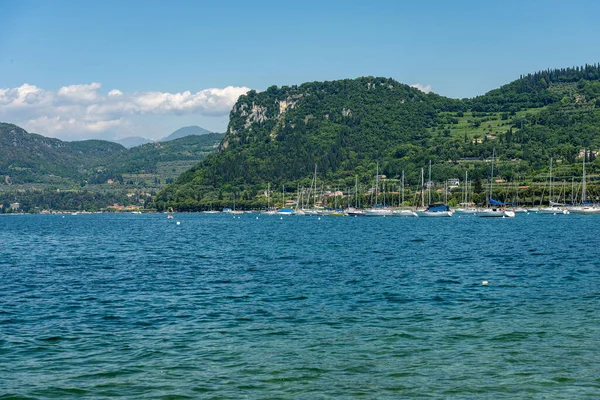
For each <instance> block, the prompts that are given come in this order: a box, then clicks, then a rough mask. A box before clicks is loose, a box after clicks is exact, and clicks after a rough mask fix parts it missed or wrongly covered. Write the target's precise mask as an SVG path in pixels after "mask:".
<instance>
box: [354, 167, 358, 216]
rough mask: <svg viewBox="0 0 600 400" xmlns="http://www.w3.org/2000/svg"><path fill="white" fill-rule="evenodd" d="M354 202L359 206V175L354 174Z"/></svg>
mask: <svg viewBox="0 0 600 400" xmlns="http://www.w3.org/2000/svg"><path fill="white" fill-rule="evenodd" d="M354 202H355V203H356V208H358V175H355V176H354Z"/></svg>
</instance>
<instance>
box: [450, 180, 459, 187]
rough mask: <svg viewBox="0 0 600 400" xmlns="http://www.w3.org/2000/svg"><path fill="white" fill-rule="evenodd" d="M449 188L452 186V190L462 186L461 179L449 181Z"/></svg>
mask: <svg viewBox="0 0 600 400" xmlns="http://www.w3.org/2000/svg"><path fill="white" fill-rule="evenodd" d="M448 186H450V187H451V188H452V187H457V186H460V179H458V178H450V179H448Z"/></svg>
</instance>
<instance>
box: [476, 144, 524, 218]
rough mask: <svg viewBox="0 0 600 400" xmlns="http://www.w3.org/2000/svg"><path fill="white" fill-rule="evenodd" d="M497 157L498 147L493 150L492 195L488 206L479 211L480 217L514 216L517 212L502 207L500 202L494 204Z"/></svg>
mask: <svg viewBox="0 0 600 400" xmlns="http://www.w3.org/2000/svg"><path fill="white" fill-rule="evenodd" d="M495 158H496V149H494V150H493V151H492V174H491V176H490V197H489V200H488V207H487V208H485V209H482V210H480V211H478V212H477V214H475V215H477V216H478V217H483V218H514V216H515V212H514V211H510V210H505V209H504V208H502V207H500V205H499V204H494V202H495V200H494V198H493V196H492V193H493V188H494V186H493V182H494V159H495Z"/></svg>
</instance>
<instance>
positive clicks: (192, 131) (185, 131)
mask: <svg viewBox="0 0 600 400" xmlns="http://www.w3.org/2000/svg"><path fill="white" fill-rule="evenodd" d="M208 133H212V132H211V131H209V130H206V129H204V128H200V127H199V126H195V125H194V126H184V127H183V128H179V129H177V130H176V131H175V132H173V133H171V134H170V135H169V136H167V137H164V138H162V139H159V140H158V141H159V142H168V141H169V140H174V139H179V138H182V137H186V136H190V135H206V134H208Z"/></svg>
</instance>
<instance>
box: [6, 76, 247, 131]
mask: <svg viewBox="0 0 600 400" xmlns="http://www.w3.org/2000/svg"><path fill="white" fill-rule="evenodd" d="M100 89H101V84H100V83H97V82H93V83H91V84H80V85H69V86H63V87H61V88H60V89H58V90H57V91H47V90H44V89H41V88H38V87H37V86H35V85H30V84H23V85H21V86H20V87H17V88H7V89H1V88H0V121H5V122H11V123H15V124H17V125H21V126H23V127H24V128H25V129H27V130H28V131H31V132H35V133H39V134H42V135H46V136H53V137H59V138H62V139H69V140H73V139H86V138H91V137H93V138H98V137H105V138H109V137H116V136H126V135H131V134H136V132H135V129H134V126H133V124H132V121H131V119H132V118H133V117H139V116H144V115H155V116H157V115H158V116H175V115H177V116H181V115H199V116H224V115H227V114H228V113H229V111H230V110H231V108H232V107H233V104H234V103H235V102H236V101H237V99H238V97H239V96H240V95H242V94H244V93H246V92H248V91H249V90H250V89H249V88H247V87H234V86H227V87H225V88H211V89H204V90H201V91H199V92H196V93H193V92H190V91H185V92H180V93H168V92H131V93H124V92H122V91H120V90H118V89H112V90H110V91H109V92H108V93H107V94H104V93H103V92H102V91H101V90H100ZM125 133H126V135H125Z"/></svg>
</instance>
